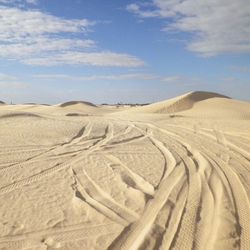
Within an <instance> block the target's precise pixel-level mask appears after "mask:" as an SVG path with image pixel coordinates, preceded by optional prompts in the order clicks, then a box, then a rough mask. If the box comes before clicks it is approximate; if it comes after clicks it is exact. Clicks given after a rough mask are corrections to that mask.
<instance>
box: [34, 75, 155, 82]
mask: <svg viewBox="0 0 250 250" xmlns="http://www.w3.org/2000/svg"><path fill="white" fill-rule="evenodd" d="M33 77H34V78H40V79H48V80H58V79H60V80H68V81H97V80H109V81H117V80H118V81H126V80H145V81H147V80H154V79H157V78H158V77H157V76H155V75H152V74H141V73H134V74H117V75H90V76H72V75H65V74H49V75H46V74H40V75H34V76H33Z"/></svg>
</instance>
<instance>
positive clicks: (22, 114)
mask: <svg viewBox="0 0 250 250" xmlns="http://www.w3.org/2000/svg"><path fill="white" fill-rule="evenodd" d="M15 117H23V118H28V117H36V118H41V116H39V115H37V114H33V113H29V112H20V113H19V112H18V113H17V112H13V113H12V112H11V113H7V114H4V115H0V119H1V118H15Z"/></svg>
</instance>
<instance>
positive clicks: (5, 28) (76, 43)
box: [0, 0, 144, 67]
mask: <svg viewBox="0 0 250 250" xmlns="http://www.w3.org/2000/svg"><path fill="white" fill-rule="evenodd" d="M0 1H1V0H0ZM0 20H1V22H0V58H1V57H2V58H6V59H14V60H17V61H19V62H21V63H24V64H27V65H40V66H55V65H62V64H68V65H70V64H71V65H77V64H83V65H93V66H115V67H138V66H142V65H144V63H143V61H141V60H140V59H138V58H136V57H134V56H131V55H128V54H121V53H115V52H105V51H97V48H96V43H95V41H93V40H90V39H79V38H74V34H76V35H77V36H78V37H79V36H80V35H82V34H85V35H86V33H87V32H88V31H89V29H90V27H91V26H93V25H94V24H95V22H91V21H89V20H87V19H70V20H68V19H64V18H60V17H56V16H53V15H50V14H47V13H43V12H41V11H38V10H25V9H19V8H15V7H6V6H1V5H0ZM69 35H70V36H69ZM68 37H70V38H68ZM90 49H92V51H90ZM93 49H94V51H93Z"/></svg>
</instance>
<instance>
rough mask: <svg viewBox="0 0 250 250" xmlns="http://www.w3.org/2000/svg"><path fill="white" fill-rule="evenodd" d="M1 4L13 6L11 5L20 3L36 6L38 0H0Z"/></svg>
mask: <svg viewBox="0 0 250 250" xmlns="http://www.w3.org/2000/svg"><path fill="white" fill-rule="evenodd" d="M0 3H1V4H8V5H13V4H22V3H27V4H34V5H35V4H38V0H0Z"/></svg>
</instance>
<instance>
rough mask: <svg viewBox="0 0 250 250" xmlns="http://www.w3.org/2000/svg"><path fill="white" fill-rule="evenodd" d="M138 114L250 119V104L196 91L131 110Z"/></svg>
mask: <svg viewBox="0 0 250 250" xmlns="http://www.w3.org/2000/svg"><path fill="white" fill-rule="evenodd" d="M132 112H138V113H152V114H153V113H155V114H157V113H159V114H175V113H178V115H179V116H180V115H183V116H191V117H204V118H221V119H224V118H242V119H250V103H248V102H242V101H238V100H234V99H231V98H230V97H228V96H225V95H221V94H217V93H212V92H203V91H196V92H190V93H187V94H184V95H181V96H178V97H176V98H173V99H169V100H166V101H162V102H158V103H154V104H151V105H147V106H144V107H139V108H135V109H133V110H131V113H132Z"/></svg>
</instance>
